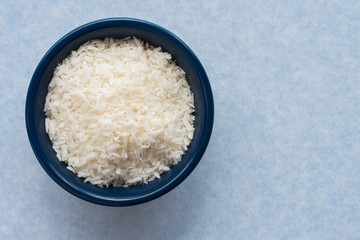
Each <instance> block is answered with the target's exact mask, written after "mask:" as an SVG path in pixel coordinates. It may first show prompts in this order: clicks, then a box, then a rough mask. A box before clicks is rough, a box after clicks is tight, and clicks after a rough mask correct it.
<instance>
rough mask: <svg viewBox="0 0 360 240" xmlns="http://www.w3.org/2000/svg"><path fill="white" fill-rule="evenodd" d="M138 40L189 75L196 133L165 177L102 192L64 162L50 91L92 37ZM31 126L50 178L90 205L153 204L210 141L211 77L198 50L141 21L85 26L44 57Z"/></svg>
mask: <svg viewBox="0 0 360 240" xmlns="http://www.w3.org/2000/svg"><path fill="white" fill-rule="evenodd" d="M132 36H135V37H137V38H140V39H142V40H144V41H145V42H148V43H149V44H151V45H153V46H161V47H162V49H163V50H164V51H166V52H169V53H170V54H171V55H172V57H173V59H175V61H176V63H177V65H179V66H180V67H181V68H182V69H183V70H184V71H185V72H186V76H187V80H188V82H189V85H190V88H191V90H192V92H193V93H194V100H195V123H194V126H195V132H194V138H193V140H192V142H191V144H190V146H189V149H188V151H187V152H186V153H185V154H184V156H183V157H182V160H181V161H180V163H179V164H177V165H175V166H172V167H171V169H170V171H168V172H166V173H163V174H162V175H161V178H160V179H156V180H154V181H152V182H150V183H148V184H145V185H139V186H133V187H127V188H124V187H116V188H115V187H110V188H101V187H98V186H95V185H91V184H90V183H85V182H84V179H83V178H79V177H77V176H76V175H75V174H74V173H72V172H70V171H69V170H68V169H67V168H66V164H65V163H63V162H60V161H59V160H58V158H57V157H56V153H55V151H54V150H53V148H52V143H51V142H50V139H49V137H48V134H47V133H46V131H45V114H44V112H43V109H44V103H45V97H46V95H47V88H48V85H49V83H50V80H51V78H52V75H53V71H54V68H55V67H56V65H57V64H58V63H59V62H61V61H62V60H63V59H64V58H66V57H67V56H68V55H69V54H70V52H71V51H72V50H76V49H77V48H78V47H79V46H80V45H82V44H83V43H85V42H86V41H88V40H90V39H104V38H106V37H114V38H125V37H132ZM25 119H26V128H27V132H28V137H29V140H30V143H31V146H32V148H33V151H34V153H35V155H36V157H37V159H38V161H39V162H40V164H41V166H42V167H43V168H44V170H45V171H46V172H47V173H48V175H49V176H50V177H51V178H52V179H53V180H54V181H55V182H57V183H58V184H59V185H60V186H61V187H63V188H64V189H65V190H66V191H68V192H70V193H72V194H74V195H75V196H77V197H79V198H82V199H84V200H87V201H89V202H93V203H97V204H101V205H108V206H129V205H135V204H139V203H143V202H147V201H150V200H153V199H155V198H157V197H160V196H162V195H163V194H165V193H167V192H169V191H170V190H171V189H173V188H175V187H176V186H177V185H179V184H180V183H181V182H182V181H183V180H184V179H185V178H186V177H187V176H188V175H189V174H190V173H191V172H192V171H193V170H194V168H195V167H196V165H197V164H198V163H199V161H200V159H201V157H202V156H203V154H204V152H205V149H206V147H207V145H208V142H209V140H210V135H211V131H212V127H213V121H214V102H213V96H212V91H211V87H210V83H209V80H208V77H207V75H206V73H205V70H204V68H203V67H202V65H201V63H200V61H199V59H198V58H197V57H196V56H195V54H194V53H193V52H192V50H191V49H190V48H189V47H188V46H187V45H186V44H185V43H184V42H183V41H182V40H180V39H179V38H178V37H177V36H175V35H174V34H173V33H171V32H169V31H168V30H166V29H164V28H162V27H160V26H158V25H155V24H153V23H149V22H146V21H143V20H138V19H128V18H110V19H102V20H98V21H94V22H91V23H88V24H85V25H83V26H81V27H78V28H76V29H75V30H73V31H71V32H70V33H68V34H67V35H65V36H64V37H63V38H61V39H60V40H59V41H58V42H57V43H55V44H54V45H53V46H52V47H51V48H50V50H49V51H48V52H47V53H46V54H45V56H44V57H43V58H42V59H41V61H40V63H39V65H38V66H37V68H36V70H35V72H34V75H33V77H32V79H31V82H30V85H29V89H28V93H27V98H26V109H25Z"/></svg>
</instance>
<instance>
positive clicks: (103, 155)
mask: <svg viewBox="0 0 360 240" xmlns="http://www.w3.org/2000/svg"><path fill="white" fill-rule="evenodd" d="M194 108H195V107H194V98H193V94H192V92H191V90H190V86H189V84H188V82H187V81H186V77H185V72H184V71H183V70H182V69H181V68H180V67H179V66H177V65H176V64H175V63H174V61H173V60H172V57H171V55H170V54H169V53H167V52H163V51H162V50H161V48H160V47H157V48H156V47H154V46H151V45H149V44H148V43H144V42H143V41H141V40H139V39H137V38H125V39H114V38H106V39H104V40H90V41H88V42H86V43H85V44H83V45H81V46H80V48H79V49H78V50H76V51H72V52H71V54H70V56H69V57H67V58H66V59H64V60H63V61H62V62H61V63H60V64H59V65H58V66H57V67H56V69H55V71H54V75H53V78H52V80H51V82H50V84H49V87H48V94H47V97H46V102H45V107H44V111H45V114H46V119H45V128H46V132H47V133H48V135H49V138H50V140H51V142H52V144H53V148H54V150H55V152H56V153H57V157H58V158H59V160H60V161H64V162H65V163H67V165H68V167H67V168H68V169H69V170H70V171H72V172H74V173H76V174H77V175H78V176H79V177H81V178H84V179H85V182H90V183H91V184H94V185H98V186H106V187H109V186H114V187H117V186H125V187H126V186H131V185H139V184H146V183H148V182H149V181H152V180H154V179H156V178H160V174H162V173H163V172H166V171H169V170H170V166H172V165H174V164H177V163H178V162H179V161H180V160H181V158H182V155H183V154H184V153H185V151H187V147H188V145H189V144H190V142H191V140H192V138H193V133H194V127H193V123H194V118H195V117H194V115H193V112H194Z"/></svg>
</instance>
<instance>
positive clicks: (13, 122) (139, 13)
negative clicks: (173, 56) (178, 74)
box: [0, 0, 360, 239]
mask: <svg viewBox="0 0 360 240" xmlns="http://www.w3.org/2000/svg"><path fill="white" fill-rule="evenodd" d="M106 17H135V18H140V19H144V20H148V21H151V22H154V23H156V24H159V25H161V26H163V27H165V28H167V29H169V30H170V31H172V32H173V33H175V34H176V35H178V36H179V37H180V38H181V39H182V40H184V41H185V42H186V43H187V44H188V45H189V46H190V47H191V48H192V49H193V51H194V52H195V53H196V54H197V56H198V57H199V59H200V61H201V62H202V64H203V66H204V67H205V69H206V71H207V73H208V76H209V79H210V82H211V84H212V88H213V93H214V99H215V124H214V129H213V135H212V138H211V141H210V144H209V146H208V149H207V151H206V153H205V155H204V157H203V159H202V161H201V162H200V164H199V165H198V167H197V168H196V169H195V171H194V172H193V173H192V174H191V175H190V176H189V177H188V178H187V179H186V180H185V181H184V182H183V183H182V184H181V185H180V186H178V187H177V188H176V189H175V190H173V191H171V192H170V193H168V194H166V195H165V196H163V197H161V198H159V199H156V200H154V201H152V202H149V203H145V204H143V205H138V206H133V207H126V208H111V207H104V206H99V205H94V204H91V203H88V202H85V201H83V200H80V199H78V198H76V197H74V196H72V195H70V194H69V193H67V192H66V191H65V190H63V189H62V188H60V187H59V186H58V185H57V184H56V183H55V182H53V181H52V180H51V179H50V177H48V176H47V174H46V173H45V171H44V170H43V169H42V168H41V167H40V165H39V163H38V162H37V160H36V158H35V156H34V154H33V152H32V150H31V147H30V145H29V142H28V139H27V134H26V129H25V121H24V105H25V97H26V92H27V88H28V84H29V82H30V79H31V76H32V74H33V72H34V70H35V68H36V66H37V64H38V63H39V61H40V59H41V58H42V56H43V55H44V54H45V52H46V51H47V50H48V49H49V48H50V47H51V46H52V45H53V44H54V43H55V42H56V41H57V40H58V39H59V38H60V37H62V36H63V35H65V34H66V33H67V32H69V31H71V30H72V29H74V28H76V27H78V26H80V25H82V24H85V23H87V22H89V21H93V20H96V19H100V18H106ZM0 27H1V29H0V30H1V31H0V43H1V44H0V54H1V56H0V112H1V113H0V118H1V125H0V181H1V182H0V198H1V202H0V238H1V239H360V2H359V1H236V0H234V1H210V0H204V1H165V0H164V1H65V0H62V1H25V0H23V1H5V0H1V1H0Z"/></svg>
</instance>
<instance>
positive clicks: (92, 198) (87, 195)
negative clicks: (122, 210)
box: [25, 17, 214, 206]
mask: <svg viewBox="0 0 360 240" xmlns="http://www.w3.org/2000/svg"><path fill="white" fill-rule="evenodd" d="M119 23H121V24H124V23H133V24H134V23H135V24H140V25H144V26H145V25H146V26H149V27H152V28H155V29H156V30H158V31H160V32H162V34H166V35H168V36H169V37H171V38H172V39H174V40H175V41H176V42H177V44H180V45H182V47H183V48H184V49H185V50H186V51H187V53H188V54H189V55H190V56H191V59H192V60H193V61H194V63H195V64H194V65H195V68H196V70H197V71H198V74H199V76H200V79H201V85H202V87H203V88H204V90H203V92H204V93H205V95H204V99H205V115H206V116H205V118H206V121H205V124H204V128H203V132H202V133H201V143H200V144H199V145H200V146H198V147H197V148H196V152H195V155H196V157H194V158H193V159H191V161H190V162H189V163H188V164H187V165H186V166H185V167H184V169H182V171H181V172H180V173H179V174H178V175H177V176H176V177H175V178H173V179H172V180H171V181H169V183H168V184H166V185H164V186H162V187H161V188H159V189H156V190H155V191H153V192H150V193H148V194H144V195H142V196H140V197H135V198H128V197H127V198H126V199H125V198H123V199H121V198H112V197H104V196H100V195H96V194H94V193H91V192H89V191H87V190H83V189H80V188H78V187H77V186H75V185H74V184H72V183H71V182H69V181H67V179H66V178H65V177H63V176H61V175H60V174H58V173H57V171H56V169H54V168H53V167H52V166H50V164H49V163H48V162H47V160H46V157H45V155H44V153H43V151H42V148H41V145H40V143H39V141H38V135H37V133H36V130H35V123H34V122H33V121H31V119H33V115H34V113H33V112H32V111H31V110H30V109H31V104H33V101H34V100H33V99H34V95H35V93H36V90H37V86H38V83H39V82H40V80H41V77H42V75H43V73H44V71H45V69H46V67H47V66H48V63H49V62H50V60H51V59H53V58H54V57H55V55H56V54H57V53H58V52H59V51H60V50H61V49H62V48H63V47H64V46H65V45H66V44H68V43H70V42H71V41H72V40H74V39H76V38H77V37H80V36H81V35H83V34H84V33H87V32H91V31H94V30H98V29H102V28H106V27H113V26H117V24H119ZM25 122H26V130H27V135H28V138H29V142H30V145H31V147H32V149H33V152H34V154H35V156H36V158H37V160H38V162H39V163H40V165H41V166H42V168H43V169H44V170H45V171H46V173H47V174H48V175H49V176H50V177H51V178H52V179H53V180H54V181H55V182H56V183H57V184H58V185H59V186H61V187H62V188H63V189H65V190H66V191H67V192H69V193H71V194H73V195H75V196H77V197H79V198H81V199H83V200H86V201H88V202H92V203H95V204H100V205H106V206H130V205H136V204H140V203H145V202H148V201H151V200H153V199H156V198H158V197H160V196H162V195H164V194H166V193H167V192H169V191H170V190H172V189H173V188H175V187H176V186H178V185H179V184H180V183H181V182H183V181H184V180H185V179H186V178H187V177H188V176H189V175H190V173H191V172H192V171H193V170H194V169H195V167H196V166H197V164H198V163H199V162H200V160H201V158H202V156H203V154H204V153H205V150H206V148H207V145H208V143H209V141H210V137H211V133H212V129H213V124H214V99H213V94H212V90H211V86H210V82H209V79H208V77H207V74H206V72H205V69H204V68H203V66H202V64H201V63H200V61H199V59H198V57H197V56H196V55H195V53H194V52H193V51H192V50H191V48H190V47H189V46H188V45H187V44H186V43H185V42H183V41H182V40H181V39H180V38H179V37H177V36H176V35H175V34H173V33H172V32H170V31H169V30H167V29H165V28H163V27H161V26H159V25H157V24H154V23H151V22H148V21H145V20H141V19H136V18H123V17H115V18H104V19H99V20H95V21H92V22H89V23H86V24H83V25H81V26H79V27H77V28H75V29H74V30H72V31H70V32H68V33H67V34H65V35H64V36H63V37H62V38H60V39H59V40H58V41H57V42H56V43H55V44H54V45H52V47H51V48H50V49H49V50H48V51H47V52H46V53H45V55H44V56H43V57H42V59H41V60H40V62H39V64H38V65H37V67H36V69H35V71H34V73H33V75H32V78H31V80H30V83H29V87H28V91H27V96H26V104H25Z"/></svg>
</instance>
